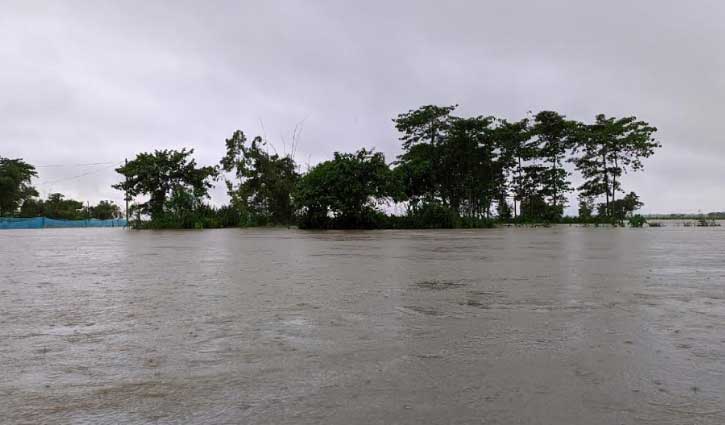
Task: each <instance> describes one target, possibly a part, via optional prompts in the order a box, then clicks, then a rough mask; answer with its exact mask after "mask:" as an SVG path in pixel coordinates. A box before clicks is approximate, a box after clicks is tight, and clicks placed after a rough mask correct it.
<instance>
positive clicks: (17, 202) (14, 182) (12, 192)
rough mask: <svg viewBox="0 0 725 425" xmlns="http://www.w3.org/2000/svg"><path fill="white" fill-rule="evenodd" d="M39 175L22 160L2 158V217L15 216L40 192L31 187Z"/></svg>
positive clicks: (0, 171) (0, 184) (0, 181)
mask: <svg viewBox="0 0 725 425" xmlns="http://www.w3.org/2000/svg"><path fill="white" fill-rule="evenodd" d="M37 176H38V173H37V172H36V171H35V167H33V166H32V165H30V164H28V163H26V162H25V161H23V160H22V159H9V158H3V157H0V217H2V216H6V215H7V216H11V215H14V214H15V213H16V212H17V211H18V208H20V206H21V205H22V204H23V203H24V202H25V201H27V200H28V199H31V198H32V197H34V196H38V191H37V190H35V188H34V187H33V186H31V180H32V179H33V177H37Z"/></svg>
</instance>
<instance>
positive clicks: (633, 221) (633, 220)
mask: <svg viewBox="0 0 725 425" xmlns="http://www.w3.org/2000/svg"><path fill="white" fill-rule="evenodd" d="M645 224H647V219H646V218H644V217H643V216H641V215H640V214H636V215H633V216H632V217H630V218H629V225H630V226H631V227H642V226H644V225H645Z"/></svg>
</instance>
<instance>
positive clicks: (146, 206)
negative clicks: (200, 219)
mask: <svg viewBox="0 0 725 425" xmlns="http://www.w3.org/2000/svg"><path fill="white" fill-rule="evenodd" d="M193 153H194V150H193V149H190V150H186V149H182V150H181V151H177V150H166V149H165V150H156V151H154V153H140V154H138V155H137V156H136V158H135V159H134V160H132V161H129V162H128V163H127V164H125V165H123V166H122V167H119V168H117V169H116V172H118V173H119V174H121V175H123V176H124V177H125V181H122V182H120V183H118V184H115V185H113V187H114V188H115V189H118V190H122V191H125V192H126V193H127V194H128V196H130V197H135V196H139V195H143V196H148V201H146V202H142V203H138V204H137V205H136V207H137V211H138V213H140V214H148V215H150V216H151V220H152V221H157V220H169V219H170V220H171V221H172V223H168V225H169V226H173V224H174V223H173V222H174V221H175V224H177V225H179V226H181V223H180V222H178V220H179V219H180V217H179V216H178V214H179V213H184V214H186V213H189V212H192V211H193V210H194V208H196V207H198V206H199V205H201V204H202V201H203V199H204V198H206V197H208V194H209V189H210V188H211V187H212V184H211V181H210V180H211V179H213V178H215V177H216V176H217V174H218V172H217V170H216V168H215V167H197V165H196V161H195V160H194V159H193V158H192V159H190V158H189V157H190V156H191V154H193ZM167 214H172V215H173V217H168V216H167ZM185 227H188V222H187V224H186V225H185Z"/></svg>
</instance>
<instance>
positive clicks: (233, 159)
mask: <svg viewBox="0 0 725 425" xmlns="http://www.w3.org/2000/svg"><path fill="white" fill-rule="evenodd" d="M221 167H222V169H223V170H224V171H226V172H233V173H234V176H235V177H236V182H234V181H231V180H228V179H227V180H226V185H227V193H228V194H229V196H230V197H231V199H232V204H233V205H234V206H235V207H236V208H237V209H238V210H239V211H241V212H242V215H243V216H245V218H246V221H247V222H248V223H257V224H266V223H271V224H290V223H292V221H293V220H294V208H293V205H292V199H291V194H292V191H293V190H294V187H295V184H296V182H297V180H298V179H299V174H298V173H297V171H296V169H297V165H296V164H295V161H294V159H292V157H291V156H289V155H286V156H282V157H281V156H279V155H277V154H274V155H270V154H269V152H267V151H266V150H265V142H264V141H263V140H262V138H261V137H255V138H254V139H253V140H252V142H251V143H249V144H247V138H246V137H245V135H244V133H243V132H242V131H240V130H237V131H235V132H234V134H232V137H231V138H230V139H227V140H226V155H225V156H224V158H222V160H221Z"/></svg>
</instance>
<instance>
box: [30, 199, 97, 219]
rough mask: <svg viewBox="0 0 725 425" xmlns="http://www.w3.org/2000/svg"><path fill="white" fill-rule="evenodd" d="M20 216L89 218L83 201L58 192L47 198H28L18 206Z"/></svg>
mask: <svg viewBox="0 0 725 425" xmlns="http://www.w3.org/2000/svg"><path fill="white" fill-rule="evenodd" d="M20 216H21V217H48V218H54V219H58V220H83V219H87V218H89V217H88V215H87V213H86V211H85V209H84V208H83V203H82V202H80V201H76V200H74V199H65V196H64V195H62V194H60V193H51V194H50V195H48V199H47V200H45V201H43V200H41V199H29V200H27V201H25V202H24V203H23V206H22V207H21V208H20Z"/></svg>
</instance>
